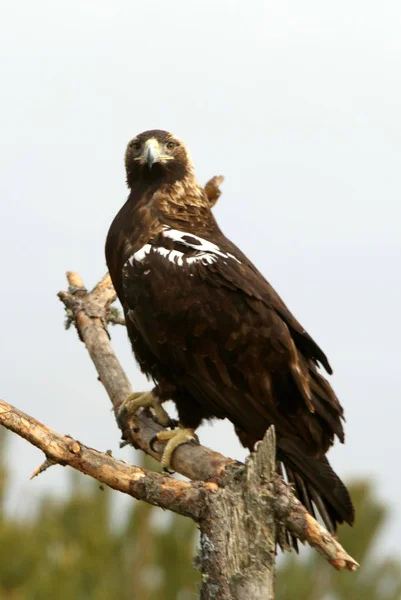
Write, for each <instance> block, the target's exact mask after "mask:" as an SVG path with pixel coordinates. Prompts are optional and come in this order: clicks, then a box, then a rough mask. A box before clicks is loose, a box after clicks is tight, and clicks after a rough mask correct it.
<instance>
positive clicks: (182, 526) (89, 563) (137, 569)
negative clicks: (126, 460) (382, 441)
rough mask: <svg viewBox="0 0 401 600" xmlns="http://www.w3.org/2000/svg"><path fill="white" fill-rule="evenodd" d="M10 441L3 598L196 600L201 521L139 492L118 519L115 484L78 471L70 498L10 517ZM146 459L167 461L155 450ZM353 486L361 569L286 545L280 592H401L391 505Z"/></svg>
mask: <svg viewBox="0 0 401 600" xmlns="http://www.w3.org/2000/svg"><path fill="white" fill-rule="evenodd" d="M4 443H5V436H4V435H3V432H1V431H0V600H3V599H4V600H47V599H53V598H57V600H71V599H74V600H115V599H117V598H118V600H195V598H196V597H197V595H198V594H197V589H196V583H197V582H198V581H199V578H200V577H199V573H198V572H197V571H196V570H195V569H194V568H193V558H194V555H195V553H196V544H197V537H198V534H197V528H196V526H195V525H194V523H192V521H190V520H189V519H186V518H184V517H180V516H177V515H174V514H171V513H163V511H162V510H161V509H157V508H153V507H151V506H149V505H147V504H145V503H143V502H136V501H135V500H132V502H131V503H130V504H129V508H128V510H127V511H126V512H125V511H124V514H123V515H121V518H119V519H116V516H118V515H116V514H115V513H116V511H115V510H114V511H113V506H112V499H113V496H115V494H116V492H113V491H111V490H109V489H104V490H102V489H101V487H100V486H99V484H98V483H97V482H96V481H93V480H90V479H89V478H87V477H84V476H82V475H80V474H79V473H75V472H73V471H71V470H70V489H69V493H68V496H67V497H64V498H62V499H56V498H54V497H52V496H44V497H43V498H42V499H41V500H40V502H39V505H38V507H37V510H36V512H35V513H34V515H33V516H31V517H30V518H29V519H25V518H15V517H10V516H9V515H7V514H6V512H5V510H4V496H5V492H6V489H7V482H8V479H7V473H6V469H5V460H4ZM143 464H144V466H145V467H147V468H152V469H154V470H157V469H159V465H158V464H157V463H155V462H154V461H152V459H150V458H149V457H145V456H144V457H143ZM56 468H57V467H56ZM351 493H352V496H353V498H354V501H355V505H356V509H357V515H358V520H357V524H356V526H355V528H353V529H350V528H345V527H344V529H343V530H342V531H341V541H342V543H343V544H344V546H345V548H346V549H347V550H348V551H349V552H350V554H351V555H352V556H354V557H355V558H356V559H357V560H358V561H359V562H360V563H361V565H362V567H361V569H360V571H359V572H358V573H353V574H351V573H337V572H336V571H335V570H334V569H333V568H332V567H330V566H329V565H327V564H326V562H325V561H324V560H323V559H322V558H321V557H320V556H319V555H317V554H316V553H315V552H301V556H296V555H293V554H287V555H286V557H285V558H283V557H281V558H280V559H279V561H278V562H279V567H278V570H277V584H276V599H277V600H292V599H293V598H294V599H297V600H359V599H361V600H362V599H363V600H401V567H400V563H399V562H398V561H396V560H391V559H388V558H386V557H383V556H381V555H380V533H381V530H382V527H383V524H384V521H385V518H386V516H387V511H386V509H385V508H384V507H383V505H382V504H380V503H379V502H378V501H377V500H376V499H375V495H374V493H373V486H372V485H371V484H369V483H367V482H361V483H358V484H354V485H353V486H351ZM114 506H115V505H114ZM160 517H161V518H160Z"/></svg>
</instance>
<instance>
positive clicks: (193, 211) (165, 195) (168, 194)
mask: <svg viewBox="0 0 401 600" xmlns="http://www.w3.org/2000/svg"><path fill="white" fill-rule="evenodd" d="M151 203H152V206H153V208H154V210H155V211H156V212H157V214H159V215H160V217H161V220H162V221H163V222H165V223H167V224H175V225H178V226H180V227H186V229H187V230H191V231H194V230H195V229H196V230H198V231H199V230H202V231H206V230H212V229H214V228H215V226H216V223H215V220H214V218H213V215H212V213H211V210H210V203H209V200H208V197H207V196H206V193H205V191H204V189H203V188H202V186H201V185H200V184H199V182H198V181H197V180H196V178H195V176H194V175H192V174H191V175H190V176H187V177H185V178H184V179H182V180H180V181H176V182H174V183H168V184H164V185H163V186H161V187H160V189H159V190H157V191H156V192H155V193H154V194H153V197H152V200H151Z"/></svg>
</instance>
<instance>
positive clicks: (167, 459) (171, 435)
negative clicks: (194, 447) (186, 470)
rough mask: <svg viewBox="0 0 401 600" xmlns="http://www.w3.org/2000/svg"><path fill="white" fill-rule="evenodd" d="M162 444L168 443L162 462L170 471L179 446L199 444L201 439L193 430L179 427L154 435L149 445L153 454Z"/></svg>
mask: <svg viewBox="0 0 401 600" xmlns="http://www.w3.org/2000/svg"><path fill="white" fill-rule="evenodd" d="M160 442H167V444H166V446H165V448H164V451H163V455H162V458H161V461H160V462H161V465H162V467H163V469H167V470H168V469H169V468H170V467H171V460H172V457H173V454H174V452H175V450H176V449H177V448H178V447H179V446H182V445H183V444H188V443H189V442H191V443H195V444H199V438H198V436H197V435H196V433H195V431H194V430H193V429H186V428H184V427H178V428H177V429H175V430H173V431H167V430H165V429H163V430H162V431H159V433H157V434H156V435H154V436H153V437H152V439H151V440H150V443H149V446H150V448H151V450H153V452H155V451H156V450H155V447H154V445H155V444H156V443H160ZM173 472H174V471H173Z"/></svg>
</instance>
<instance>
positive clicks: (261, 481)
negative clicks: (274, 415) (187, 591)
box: [200, 427, 276, 600]
mask: <svg viewBox="0 0 401 600" xmlns="http://www.w3.org/2000/svg"><path fill="white" fill-rule="evenodd" d="M274 465H275V436H274V429H273V428H272V427H271V428H270V429H269V430H268V431H267V433H266V435H265V437H264V439H263V441H262V442H260V444H259V445H258V447H257V450H256V451H255V452H254V453H253V454H252V455H251V456H250V457H249V458H248V460H247V463H246V465H245V466H244V465H232V466H231V467H229V468H228V469H227V471H226V475H225V479H224V482H223V483H222V485H221V487H220V488H219V491H218V492H217V493H216V494H213V495H210V496H208V497H207V499H206V502H207V504H206V510H205V511H204V517H203V518H202V519H201V521H200V526H201V550H202V552H201V559H200V564H201V572H202V586H201V596H200V597H201V600H230V599H232V600H262V599H263V600H272V599H273V598H274V567H275V549H276V519H275V512H274V494H273V493H272V490H273V486H272V485H271V484H272V481H273V477H274V473H275V470H274Z"/></svg>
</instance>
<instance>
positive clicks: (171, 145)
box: [167, 142, 178, 150]
mask: <svg viewBox="0 0 401 600" xmlns="http://www.w3.org/2000/svg"><path fill="white" fill-rule="evenodd" d="M177 145H178V144H177V143H176V142H167V148H168V149H169V150H172V149H173V148H175V147H176V146H177Z"/></svg>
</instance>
